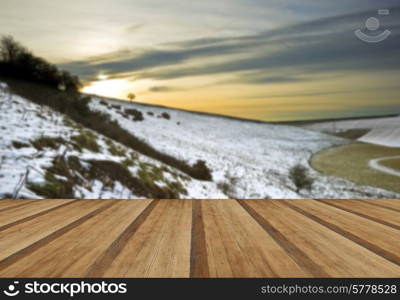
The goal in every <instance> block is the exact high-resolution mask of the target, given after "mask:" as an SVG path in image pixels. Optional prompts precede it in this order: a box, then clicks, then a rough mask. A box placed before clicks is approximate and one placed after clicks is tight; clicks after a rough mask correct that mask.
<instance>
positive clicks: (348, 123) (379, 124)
mask: <svg viewBox="0 0 400 300" xmlns="http://www.w3.org/2000/svg"><path fill="white" fill-rule="evenodd" d="M302 127H303V128H307V129H311V130H315V131H320V132H327V133H334V132H340V131H346V130H351V129H365V130H368V131H369V132H368V133H367V134H365V135H364V136H362V137H361V138H359V141H361V142H365V143H371V144H377V145H383V146H389V147H400V116H397V117H386V118H370V119H359V120H343V121H340V120H338V121H334V122H332V121H330V122H317V123H313V124H308V125H304V126H302Z"/></svg>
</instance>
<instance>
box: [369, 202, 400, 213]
mask: <svg viewBox="0 0 400 300" xmlns="http://www.w3.org/2000/svg"><path fill="white" fill-rule="evenodd" d="M363 202H365V203H369V204H372V205H377V206H381V207H384V208H388V209H392V210H395V211H398V212H400V200H399V199H373V200H372V199H366V200H363Z"/></svg>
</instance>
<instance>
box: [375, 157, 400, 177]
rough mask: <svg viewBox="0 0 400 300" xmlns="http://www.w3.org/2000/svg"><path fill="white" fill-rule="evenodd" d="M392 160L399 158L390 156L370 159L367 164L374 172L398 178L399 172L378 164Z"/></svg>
mask: <svg viewBox="0 0 400 300" xmlns="http://www.w3.org/2000/svg"><path fill="white" fill-rule="evenodd" d="M392 159H400V156H391V157H381V158H377V159H372V160H370V162H369V166H370V167H371V168H373V169H375V170H378V171H381V172H383V173H386V174H390V175H394V176H399V177H400V171H396V170H394V169H392V168H388V167H385V166H382V165H381V164H380V162H382V161H385V160H392Z"/></svg>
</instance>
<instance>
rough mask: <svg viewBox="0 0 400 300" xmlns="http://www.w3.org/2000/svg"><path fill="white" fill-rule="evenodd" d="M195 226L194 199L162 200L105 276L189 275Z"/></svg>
mask: <svg viewBox="0 0 400 300" xmlns="http://www.w3.org/2000/svg"><path fill="white" fill-rule="evenodd" d="M191 226H192V201H190V200H187V201H182V200H163V201H161V202H160V203H159V204H158V205H157V206H156V207H155V208H154V209H153V210H152V212H151V214H150V215H149V216H148V217H147V218H146V220H145V221H144V222H143V224H141V226H140V227H139V228H138V230H137V231H136V233H135V234H134V235H133V236H132V237H131V238H130V239H129V241H127V243H126V245H125V246H124V248H123V249H122V251H121V252H120V253H119V255H118V256H117V257H116V258H115V259H114V261H113V262H112V264H111V265H110V266H109V268H108V270H107V271H106V272H105V273H104V276H106V277H189V274H190V244H191Z"/></svg>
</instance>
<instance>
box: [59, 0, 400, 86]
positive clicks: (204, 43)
mask: <svg viewBox="0 0 400 300" xmlns="http://www.w3.org/2000/svg"><path fill="white" fill-rule="evenodd" d="M376 14H377V12H376V10H371V11H364V12H356V13H352V14H342V15H337V16H330V17H325V18H320V19H315V20H311V21H308V22H302V23H297V24H292V25H288V26H283V27H280V28H276V29H273V30H268V31H264V32H260V33H257V34H252V35H245V36H240V37H219V38H215V37H213V38H211V37H209V38H207V37H206V38H202V39H193V40H186V41H181V42H177V43H174V44H170V45H169V46H165V45H163V47H167V48H162V49H155V48H153V49H142V50H141V51H130V50H121V51H119V52H114V53H109V54H106V55H104V56H98V57H95V58H93V57H92V58H90V59H88V60H87V61H78V62H71V63H67V64H65V65H63V66H62V67H65V68H66V69H68V70H71V71H73V72H76V73H78V74H81V75H83V76H88V75H90V74H97V73H98V72H99V71H108V72H110V73H111V74H113V73H114V74H119V73H130V74H134V75H135V76H136V77H139V78H152V79H159V80H166V79H176V78H182V77H190V76H201V75H206V76H209V75H212V74H236V73H238V74H239V75H238V76H239V78H241V79H242V80H243V81H244V82H248V83H256V84H257V83H258V84H262V83H277V82H294V81H300V80H304V78H302V77H301V76H300V77H299V76H298V74H307V73H308V74H313V73H315V74H317V73H324V72H332V71H351V72H354V71H358V72H360V71H366V70H374V71H378V70H400V60H399V49H400V39H399V38H400V21H399V20H400V18H399V17H400V6H397V7H392V8H391V14H390V16H385V17H382V28H388V29H390V30H391V31H392V35H391V36H390V37H389V39H388V40H386V41H384V42H382V43H379V44H373V45H371V44H366V43H364V42H362V41H360V40H358V39H357V38H356V37H355V35H354V30H355V29H357V28H359V27H362V26H363V24H364V22H365V20H366V19H367V18H368V17H370V16H374V15H376ZM168 47H169V48H168ZM243 72H254V74H256V76H254V75H251V76H249V77H244V76H241V75H240V73H243ZM282 74H283V75H282ZM293 74H294V75H293ZM257 76H258V77H257Z"/></svg>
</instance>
